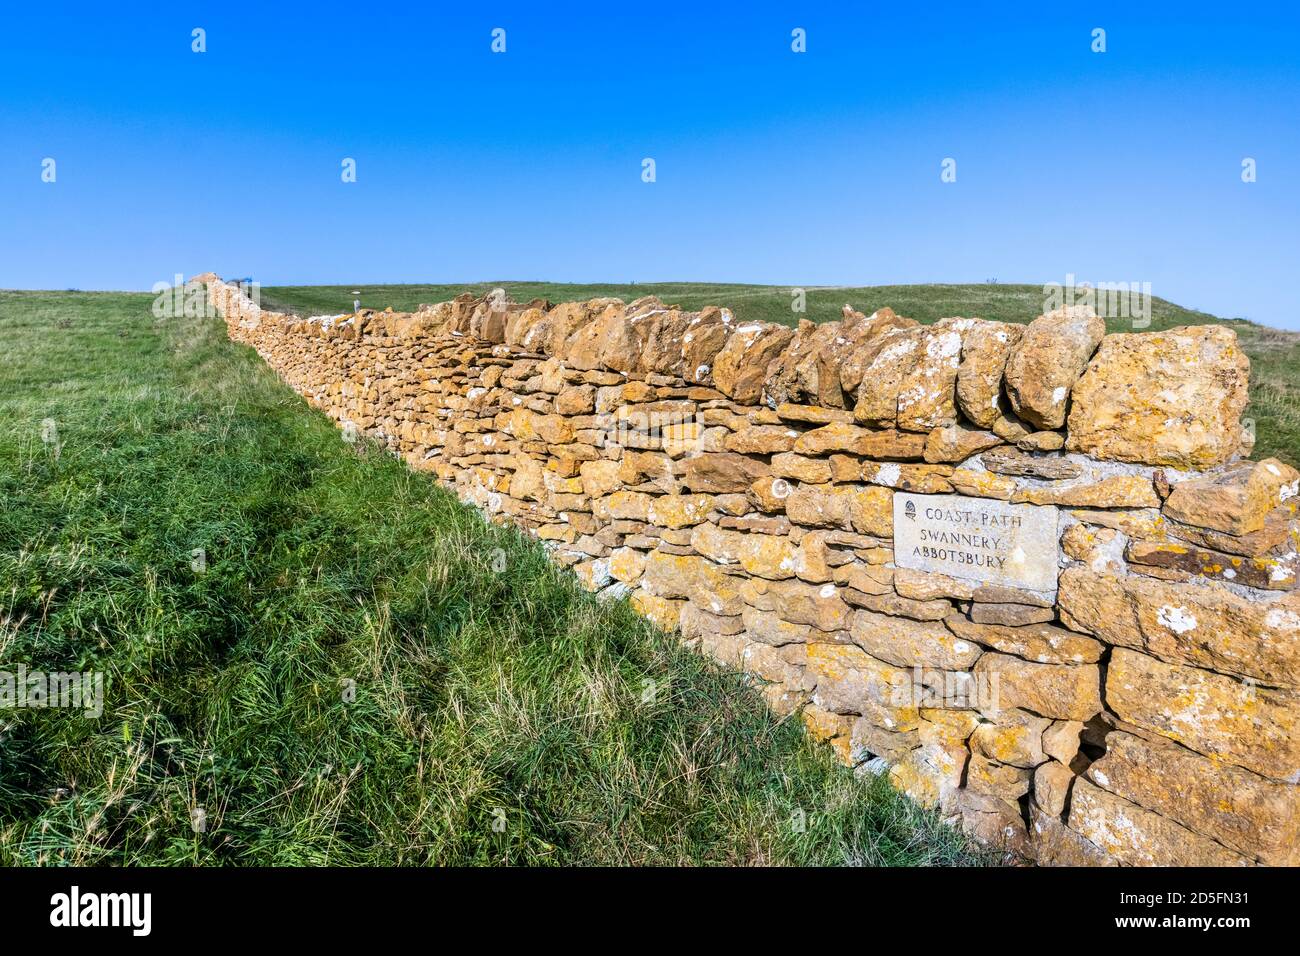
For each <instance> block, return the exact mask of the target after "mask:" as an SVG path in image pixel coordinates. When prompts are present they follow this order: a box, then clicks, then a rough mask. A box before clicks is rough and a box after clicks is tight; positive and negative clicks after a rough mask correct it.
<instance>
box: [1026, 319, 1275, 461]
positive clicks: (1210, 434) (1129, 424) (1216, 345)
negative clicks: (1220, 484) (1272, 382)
mask: <svg viewBox="0 0 1300 956" xmlns="http://www.w3.org/2000/svg"><path fill="white" fill-rule="evenodd" d="M1249 374H1250V362H1249V360H1248V359H1247V358H1246V356H1245V354H1244V353H1243V352H1242V351H1241V349H1240V348H1239V347H1238V346H1237V333H1236V332H1234V331H1232V330H1231V329H1228V328H1225V327H1223V326H1221V325H1202V326H1195V327H1187V328H1177V329H1170V330H1169V331H1167V332H1151V333H1140V334H1123V335H1110V336H1107V337H1106V340H1105V341H1104V342H1103V343H1102V345H1101V348H1100V349H1099V350H1098V351H1097V355H1096V357H1095V358H1094V359H1093V360H1092V363H1091V364H1090V365H1089V366H1088V370H1087V371H1086V372H1085V373H1084V375H1083V377H1082V378H1081V379H1080V380H1079V383H1078V384H1077V385H1076V386H1075V387H1074V391H1073V408H1072V410H1071V412H1070V427H1069V442H1068V447H1069V448H1070V450H1072V451H1081V452H1084V453H1085V454H1088V455H1092V456H1093V457H1094V458H1102V459H1110V460H1115V461H1129V462H1139V463H1143V464H1150V465H1172V466H1173V467H1175V468H1184V469H1188V468H1190V469H1201V470H1203V469H1207V468H1212V467H1214V466H1216V465H1220V464H1222V463H1224V462H1225V461H1227V460H1228V459H1229V458H1231V457H1232V455H1234V454H1236V453H1237V451H1238V448H1239V447H1240V445H1241V435H1242V432H1241V413H1242V411H1243V410H1244V409H1245V407H1246V401H1247V380H1248V378H1249ZM1057 424H1058V425H1059V423H1057ZM1052 427H1057V426H1052Z"/></svg>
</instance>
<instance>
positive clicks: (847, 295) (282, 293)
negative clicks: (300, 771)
mask: <svg viewBox="0 0 1300 956" xmlns="http://www.w3.org/2000/svg"><path fill="white" fill-rule="evenodd" d="M497 286H500V287H503V288H505V289H506V290H507V291H508V292H509V293H510V295H511V297H512V298H513V299H514V300H515V301H516V302H528V301H530V300H532V299H535V298H544V299H550V300H551V301H552V302H565V301H570V300H575V299H589V298H592V297H595V296H617V297H619V298H621V299H623V300H625V301H628V302H630V301H632V300H633V299H636V298H638V297H640V296H643V295H657V296H659V297H660V298H661V299H663V300H664V301H665V302H668V303H670V304H677V305H681V306H682V307H684V308H688V309H699V308H701V307H702V306H706V305H718V306H726V307H728V308H730V309H732V310H733V311H734V312H735V313H736V316H737V318H739V319H740V320H742V321H758V320H762V321H767V322H782V323H786V324H793V323H794V321H795V319H796V318H798V317H799V316H797V315H796V314H795V313H794V312H793V311H792V309H791V304H792V299H793V297H792V294H791V290H790V289H789V288H788V287H786V286H759V285H727V284H708V283H698V282H675V283H657V284H648V285H563V284H557V283H542V282H499V283H491V282H488V283H477V284H474V285H467V286H451V285H384V286H364V285H351V286H348V285H338V286H280V287H268V288H266V289H263V290H262V304H263V305H264V306H266V307H267V308H274V309H280V310H282V311H286V312H297V313H299V314H302V315H324V314H335V313H340V312H351V311H352V306H353V302H355V301H356V300H357V299H360V300H361V304H362V307H364V308H373V309H384V308H387V307H389V306H391V307H392V308H393V309H395V310H397V311H399V312H403V311H411V310H414V309H415V308H416V307H417V306H418V305H419V304H420V303H422V302H441V301H445V300H447V299H450V298H452V297H454V296H456V295H457V294H459V293H461V292H465V291H470V292H473V293H475V294H476V295H479V294H482V293H484V292H487V291H488V290H490V289H493V288H496V287H497ZM805 292H806V312H805V313H804V317H806V318H809V319H812V320H814V321H817V322H824V321H828V320H832V319H838V318H839V317H840V309H841V308H842V307H843V306H844V305H845V304H846V303H847V304H851V305H852V306H853V307H854V308H856V309H858V310H859V311H861V312H865V313H871V312H873V311H874V310H876V309H878V308H881V307H882V306H890V307H891V308H892V309H894V311H896V312H898V313H899V314H900V315H906V316H910V317H911V318H914V319H916V320H918V321H920V322H934V321H936V320H937V319H941V318H944V317H945V316H953V315H966V316H971V315H976V316H979V317H981V318H985V319H996V320H998V321H1000V322H1022V323H1023V322H1031V321H1033V320H1034V319H1035V318H1036V317H1037V316H1038V315H1039V314H1040V313H1041V312H1042V311H1043V288H1042V286H1036V285H1001V284H995V283H985V284H977V285H901V286H870V287H865V288H856V287H827V288H811V287H810V288H808V289H806V290H805ZM353 293H360V294H359V295H354V294H353ZM1130 311H1132V310H1130ZM1206 322H1220V323H1223V324H1226V325H1229V326H1231V327H1232V328H1234V329H1236V331H1237V334H1238V336H1240V338H1241V344H1242V347H1243V348H1244V349H1245V351H1246V354H1247V355H1249V356H1250V360H1251V405H1250V408H1249V409H1247V411H1246V417H1247V419H1248V420H1249V422H1250V423H1251V427H1253V428H1254V429H1255V432H1256V437H1257V444H1256V447H1255V452H1254V457H1255V458H1266V457H1268V456H1270V455H1272V456H1275V457H1277V458H1281V459H1282V460H1283V461H1286V462H1288V463H1289V464H1292V465H1298V466H1300V334H1297V333H1294V332H1282V331H1279V330H1277V329H1270V328H1267V327H1265V326H1262V325H1256V324H1254V323H1251V322H1245V321H1242V320H1238V319H1223V318H1218V317H1216V316H1213V315H1210V314H1208V313H1206V312H1197V311H1194V310H1191V309H1185V308H1183V307H1181V306H1178V305H1175V304H1174V303H1172V302H1168V301H1166V300H1164V299H1158V298H1157V299H1153V300H1152V302H1151V322H1150V325H1149V326H1148V327H1147V328H1145V329H1143V330H1141V331H1159V330H1161V329H1169V328H1174V327H1176V326H1180V325H1201V324H1204V323H1206ZM1106 326H1107V329H1108V330H1109V331H1111V332H1131V331H1135V330H1134V328H1133V326H1132V323H1131V322H1130V320H1129V319H1126V318H1122V319H1108V320H1107V322H1106Z"/></svg>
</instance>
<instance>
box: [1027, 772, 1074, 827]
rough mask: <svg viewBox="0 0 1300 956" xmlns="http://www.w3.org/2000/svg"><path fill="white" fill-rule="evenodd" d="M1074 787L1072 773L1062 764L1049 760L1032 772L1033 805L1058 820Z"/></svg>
mask: <svg viewBox="0 0 1300 956" xmlns="http://www.w3.org/2000/svg"><path fill="white" fill-rule="evenodd" d="M1073 786H1074V773H1073V772H1072V771H1071V770H1070V768H1069V767H1067V766H1065V765H1064V764H1061V763H1057V762H1056V761H1055V760H1049V761H1048V762H1047V763H1044V764H1040V765H1039V766H1038V769H1036V770H1035V771H1034V786H1033V791H1034V803H1035V804H1037V805H1038V807H1039V808H1040V809H1041V810H1042V811H1043V812H1044V813H1046V814H1048V815H1050V816H1053V817H1056V818H1057V819H1060V817H1061V814H1063V813H1064V812H1065V806H1066V803H1068V802H1069V799H1070V790H1071V788H1073Z"/></svg>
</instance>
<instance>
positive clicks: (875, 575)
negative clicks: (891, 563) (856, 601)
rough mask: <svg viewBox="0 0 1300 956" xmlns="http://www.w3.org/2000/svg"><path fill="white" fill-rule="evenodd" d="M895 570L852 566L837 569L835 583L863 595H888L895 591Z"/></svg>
mask: <svg viewBox="0 0 1300 956" xmlns="http://www.w3.org/2000/svg"><path fill="white" fill-rule="evenodd" d="M893 576H894V569H893V568H886V567H879V566H875V565H869V564H850V565H845V566H844V567H843V568H838V569H836V574H835V582H836V583H837V584H843V585H845V586H846V587H849V588H852V589H853V590H855V591H858V592H860V593H862V594H888V593H890V592H891V591H892V590H893V583H892V582H893Z"/></svg>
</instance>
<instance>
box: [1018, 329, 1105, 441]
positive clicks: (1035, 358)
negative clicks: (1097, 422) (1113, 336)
mask: <svg viewBox="0 0 1300 956" xmlns="http://www.w3.org/2000/svg"><path fill="white" fill-rule="evenodd" d="M1105 334H1106V323H1105V322H1104V321H1102V320H1101V319H1100V318H1098V317H1097V316H1096V315H1095V314H1093V312H1092V310H1091V309H1085V308H1079V307H1073V308H1067V309H1061V310H1059V311H1057V312H1051V313H1049V314H1047V315H1040V316H1039V317H1038V318H1036V319H1034V321H1032V322H1030V323H1029V325H1028V327H1027V328H1026V329H1025V334H1024V336H1023V337H1022V338H1021V339H1020V341H1019V342H1018V343H1016V345H1015V347H1014V348H1012V350H1011V355H1010V357H1009V358H1008V359H1007V371H1006V379H1005V381H1006V389H1007V396H1008V397H1009V398H1010V400H1011V408H1012V409H1013V410H1014V411H1015V413H1016V415H1018V416H1019V417H1020V418H1022V419H1024V420H1025V421H1027V422H1029V423H1030V424H1032V425H1036V426H1037V427H1039V428H1060V427H1061V426H1062V425H1064V424H1065V417H1066V410H1067V409H1068V407H1069V399H1070V390H1071V389H1072V388H1074V384H1075V382H1077V381H1078V380H1079V376H1080V375H1082V374H1083V370H1084V368H1085V367H1086V366H1087V364H1088V360H1089V359H1090V358H1092V353H1093V352H1095V351H1096V350H1097V346H1098V345H1100V344H1101V341H1102V337H1103V336H1104V335H1105Z"/></svg>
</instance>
